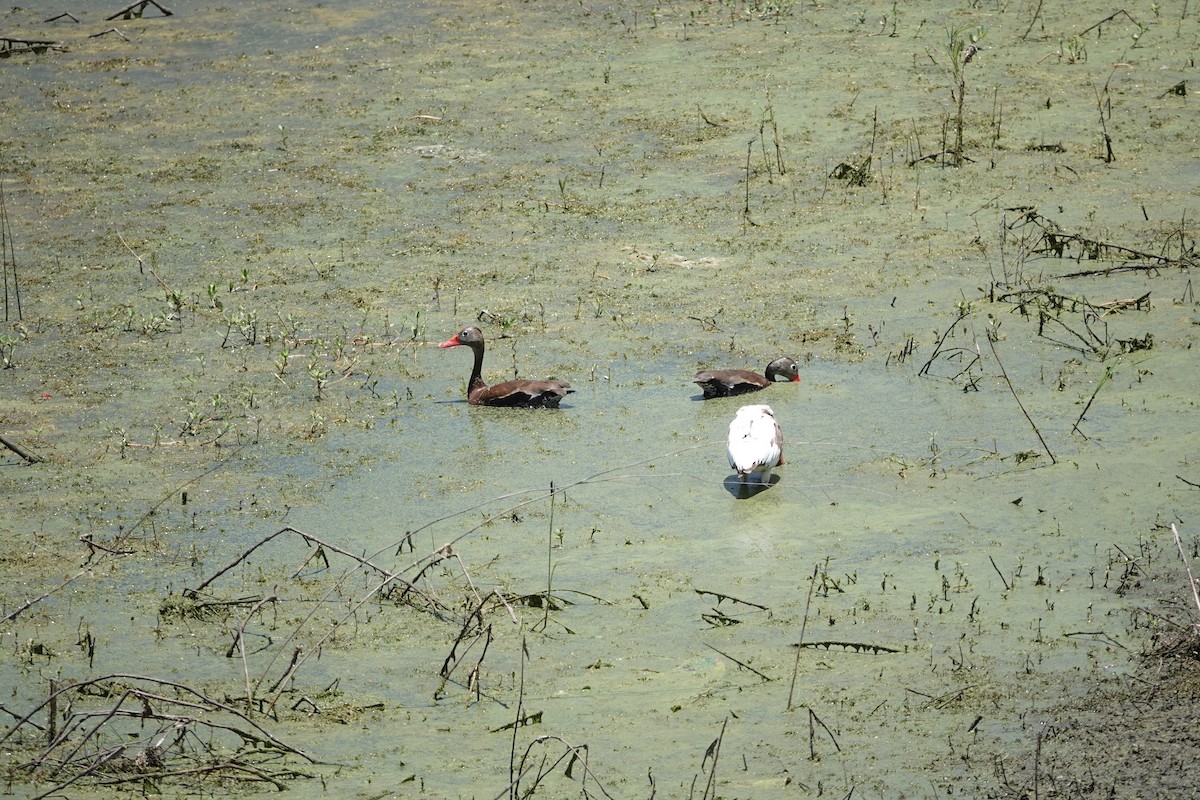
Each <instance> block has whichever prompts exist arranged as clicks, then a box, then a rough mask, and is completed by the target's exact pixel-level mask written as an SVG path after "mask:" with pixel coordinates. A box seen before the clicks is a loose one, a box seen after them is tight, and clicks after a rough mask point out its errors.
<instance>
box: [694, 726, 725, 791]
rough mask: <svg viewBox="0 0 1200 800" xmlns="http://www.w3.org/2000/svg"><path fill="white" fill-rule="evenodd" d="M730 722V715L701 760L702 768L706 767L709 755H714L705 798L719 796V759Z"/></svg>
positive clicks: (705, 788) (705, 789)
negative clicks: (722, 741) (722, 742)
mask: <svg viewBox="0 0 1200 800" xmlns="http://www.w3.org/2000/svg"><path fill="white" fill-rule="evenodd" d="M728 724H729V717H726V718H725V721H724V722H722V723H721V733H720V734H719V735H718V736H717V738H716V739H713V743H712V744H710V745H709V746H708V749H707V750H705V751H704V758H703V760H701V762H700V769H704V764H705V762H707V761H708V759H709V757H710V756H711V757H712V765H711V766H710V767H709V769H708V783H707V784H706V785H705V787H704V795H703V797H704V800H714V799H715V798H716V796H717V759H718V758H719V757H720V755H721V740H722V739H724V738H725V726H726V725H728Z"/></svg>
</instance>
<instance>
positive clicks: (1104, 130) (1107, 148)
mask: <svg viewBox="0 0 1200 800" xmlns="http://www.w3.org/2000/svg"><path fill="white" fill-rule="evenodd" d="M1092 91H1093V92H1095V94H1096V111H1097V112H1098V113H1099V116H1100V133H1101V134H1102V135H1103V137H1104V163H1105V164H1111V163H1112V162H1114V161H1116V160H1117V157H1116V156H1115V155H1113V146H1112V136H1110V135H1109V133H1108V123H1107V122H1106V121H1105V120H1104V104H1103V103H1102V102H1101V101H1100V90H1099V89H1097V88H1096V85H1095V84H1092ZM1104 93H1105V94H1108V85H1107V84H1105V86H1104Z"/></svg>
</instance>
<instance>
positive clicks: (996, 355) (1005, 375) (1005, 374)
mask: <svg viewBox="0 0 1200 800" xmlns="http://www.w3.org/2000/svg"><path fill="white" fill-rule="evenodd" d="M986 338H987V343H988V347H990V348H991V349H992V356H993V357H994V358H995V359H996V365H997V366H999V367H1000V374H1001V376H1003V378H1004V382H1005V383H1006V384H1008V391H1010V392H1011V393H1012V396H1013V399H1014V400H1016V401H1017V407H1018V408H1020V409H1021V413H1022V414H1024V415H1025V420H1026V421H1027V422H1028V423H1029V425H1030V427H1032V428H1033V432H1034V433H1035V434H1037V438H1038V441H1039V442H1041V443H1042V447H1043V448H1045V450H1046V455H1048V456H1050V463H1051V464H1057V463H1058V459H1057V458H1055V457H1054V453H1053V451H1051V450H1050V446H1049V445H1048V444H1046V440H1045V439H1044V438H1042V432H1041V431H1040V430H1038V426H1037V425H1036V424H1035V423H1034V421H1033V417H1031V416H1029V412H1028V411H1026V410H1025V404H1024V403H1022V402H1021V398H1020V397H1018V396H1017V390H1016V389H1015V388H1013V384H1012V381H1011V380H1009V378H1008V371H1007V370H1005V369H1004V362H1002V361H1001V360H1000V354H999V353H997V352H996V343H995V342H993V341H992V337H991V335H990V334H989V335H988V336H987V337H986Z"/></svg>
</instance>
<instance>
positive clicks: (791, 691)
mask: <svg viewBox="0 0 1200 800" xmlns="http://www.w3.org/2000/svg"><path fill="white" fill-rule="evenodd" d="M820 571H821V565H820V564H814V565H813V574H812V577H811V578H809V579H808V599H807V600H805V601H804V621H803V622H801V623H800V642H799V643H798V644H797V645H796V661H795V662H794V663H793V664H792V685H791V686H789V687H788V699H787V710H788V711H791V710H792V709H793V708H795V706H793V705H792V697H793V696H794V695H795V692H796V676H797V675H798V674H799V673H800V651H801V650H802V649H803V647H804V630H805V629H806V628H807V627H808V609H809V607H810V606H812V596H813V590H814V589H815V588H816V585H817V574H818V573H819V572H820Z"/></svg>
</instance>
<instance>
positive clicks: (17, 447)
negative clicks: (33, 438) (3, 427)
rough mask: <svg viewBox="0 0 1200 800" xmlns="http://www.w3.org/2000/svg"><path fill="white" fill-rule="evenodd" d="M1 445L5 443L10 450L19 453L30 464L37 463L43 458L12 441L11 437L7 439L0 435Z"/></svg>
mask: <svg viewBox="0 0 1200 800" xmlns="http://www.w3.org/2000/svg"><path fill="white" fill-rule="evenodd" d="M0 445H4V446H5V447H7V448H8V449H9V450H12V451H13V452H14V453H16V454H17V455H19V456H20V457H21V458H23V459H25V462H26V463H28V464H36V463H37V462H39V461H41V460H42V459H41V457H40V456H35V455H34V454H33V453H31V452H29V451H28V450H26V449H25V448H24V447H21V446H20V445H19V444H17V443H16V442H14V441H12V440H11V439H5V438H4V437H3V436H0Z"/></svg>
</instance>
